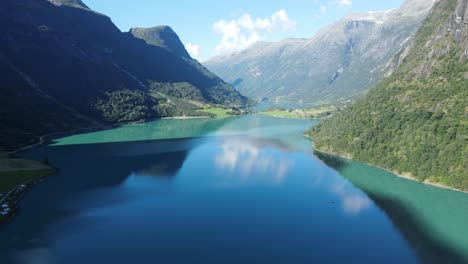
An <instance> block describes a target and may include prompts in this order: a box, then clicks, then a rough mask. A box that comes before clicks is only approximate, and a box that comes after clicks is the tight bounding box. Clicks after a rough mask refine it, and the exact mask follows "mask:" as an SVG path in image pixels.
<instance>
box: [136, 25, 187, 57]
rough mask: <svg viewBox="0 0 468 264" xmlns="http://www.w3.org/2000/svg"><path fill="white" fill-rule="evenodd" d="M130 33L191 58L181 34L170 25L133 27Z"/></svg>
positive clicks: (151, 43)
mask: <svg viewBox="0 0 468 264" xmlns="http://www.w3.org/2000/svg"><path fill="white" fill-rule="evenodd" d="M130 34H132V35H133V36H134V37H135V38H139V39H142V40H144V41H146V43H148V44H149V45H154V46H157V47H161V48H164V49H166V50H168V51H169V52H171V53H173V54H175V55H177V56H179V57H183V58H189V57H190V55H189V54H188V52H187V50H186V49H185V46H184V44H182V41H180V39H179V36H177V34H176V33H175V32H174V30H172V28H170V27H169V26H158V27H153V28H132V29H130Z"/></svg>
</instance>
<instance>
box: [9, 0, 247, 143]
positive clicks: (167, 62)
mask: <svg viewBox="0 0 468 264" xmlns="http://www.w3.org/2000/svg"><path fill="white" fill-rule="evenodd" d="M53 2H54V3H52V2H50V1H46V0H5V1H3V2H2V3H1V4H0V33H1V37H0V68H1V69H3V72H5V73H7V74H2V75H1V76H0V83H2V86H1V90H0V92H1V94H2V96H1V97H0V132H1V133H0V134H1V135H2V136H1V137H0V145H2V146H3V147H5V148H9V149H13V148H17V147H19V146H24V145H27V144H30V143H32V142H34V140H35V139H36V138H37V137H38V136H39V135H43V134H47V133H50V132H56V131H67V130H75V129H77V128H81V127H86V126H94V125H95V124H112V123H119V122H129V121H139V120H146V119H153V118H158V117H163V116H172V115H185V114H189V112H193V111H194V110H195V109H196V108H197V107H195V106H193V105H190V104H186V103H185V102H181V104H179V105H176V103H178V101H180V100H176V99H178V98H177V96H180V97H179V98H180V99H181V100H182V99H184V98H183V97H184V94H189V95H190V94H192V95H194V96H196V98H197V99H200V100H202V101H203V102H206V103H213V104H225V105H242V104H244V103H246V102H247V101H248V100H247V98H245V97H244V96H242V95H241V94H240V93H239V92H237V91H236V90H235V89H234V88H233V87H231V86H229V85H228V84H226V83H225V82H224V81H223V80H222V79H221V78H219V77H218V76H216V75H214V74H213V73H211V72H209V71H208V70H206V69H205V68H203V67H199V66H198V65H197V62H196V61H194V60H192V59H191V58H190V59H187V58H185V57H180V56H178V55H177V54H174V53H173V52H170V51H168V50H167V49H165V48H162V47H157V46H154V45H148V44H147V43H146V42H145V41H144V40H141V39H138V38H135V37H134V36H133V35H132V34H130V33H128V32H127V33H122V32H121V31H120V30H119V29H118V28H117V27H116V26H115V25H114V24H113V23H112V21H111V19H110V18H109V17H107V16H105V15H102V14H99V13H97V12H94V11H92V10H90V9H88V8H85V6H83V5H84V4H83V5H81V3H82V2H81V1H74V0H72V1H68V0H57V1H53ZM174 34H175V33H174ZM194 65H195V66H194ZM173 90H177V91H182V92H179V93H175V94H173V96H172V97H171V98H173V99H169V97H168V96H167V95H164V92H167V91H173ZM174 96H175V97H174ZM191 98H192V97H190V99H191ZM182 105H183V106H184V109H182V108H181V107H182ZM185 107H189V108H190V109H185Z"/></svg>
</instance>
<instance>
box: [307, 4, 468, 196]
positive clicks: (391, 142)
mask: <svg viewBox="0 0 468 264" xmlns="http://www.w3.org/2000/svg"><path fill="white" fill-rule="evenodd" d="M467 6H468V1H467V0H459V1H457V0H442V1H440V2H438V3H437V5H436V6H435V7H434V9H433V11H432V14H431V15H430V16H429V17H428V18H427V19H426V21H425V22H424V24H423V25H422V27H421V28H420V30H419V31H418V33H417V34H416V36H415V37H414V39H413V41H412V43H411V44H410V45H409V46H408V47H406V49H405V50H403V51H402V52H401V54H399V55H397V57H395V59H394V61H393V65H394V66H395V67H396V66H399V67H398V68H397V69H396V70H395V72H394V73H393V74H392V75H391V76H390V77H388V78H386V79H385V80H383V81H382V82H380V83H379V84H377V85H376V87H374V88H373V89H372V90H371V91H370V92H369V93H368V94H367V95H366V96H365V97H364V98H362V99H360V100H358V101H357V102H356V103H355V104H354V105H352V106H351V107H349V108H348V109H346V110H345V111H342V112H340V113H339V114H336V115H335V116H334V117H332V118H330V119H327V120H325V121H324V122H322V123H321V124H319V125H318V126H316V127H313V128H311V130H310V131H309V132H308V133H309V134H310V136H311V137H312V138H313V139H314V144H315V147H316V148H317V149H320V150H323V151H329V152H333V153H336V154H340V155H347V156H350V157H352V158H353V159H355V160H358V161H363V162H367V163H371V164H375V165H378V166H381V167H384V168H387V169H390V170H392V171H396V172H398V173H402V174H411V175H412V176H413V177H415V178H417V179H418V180H420V181H430V182H432V183H439V184H443V185H447V186H451V187H455V188H458V189H462V190H465V191H466V190H468V163H467V161H468V104H467V102H468V51H467V47H468V25H467V24H468V21H466V20H465V19H466V18H467V17H468V10H467Z"/></svg>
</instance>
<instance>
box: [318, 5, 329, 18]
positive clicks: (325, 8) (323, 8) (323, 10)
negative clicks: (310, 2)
mask: <svg viewBox="0 0 468 264" xmlns="http://www.w3.org/2000/svg"><path fill="white" fill-rule="evenodd" d="M327 9H328V8H327V6H324V5H322V6H320V15H321V16H323V15H325V13H327Z"/></svg>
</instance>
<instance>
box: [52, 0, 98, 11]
mask: <svg viewBox="0 0 468 264" xmlns="http://www.w3.org/2000/svg"><path fill="white" fill-rule="evenodd" d="M47 1H49V2H51V3H52V4H54V5H56V6H62V5H64V6H72V7H78V8H84V9H89V7H88V6H87V5H85V4H84V3H83V2H82V1H81V0H47Z"/></svg>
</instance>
